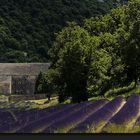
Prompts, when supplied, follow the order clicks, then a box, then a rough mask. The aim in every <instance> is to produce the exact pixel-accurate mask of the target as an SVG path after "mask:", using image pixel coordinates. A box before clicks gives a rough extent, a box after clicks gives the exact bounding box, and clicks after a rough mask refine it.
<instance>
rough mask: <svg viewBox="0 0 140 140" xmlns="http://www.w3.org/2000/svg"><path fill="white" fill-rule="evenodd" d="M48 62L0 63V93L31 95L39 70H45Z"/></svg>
mask: <svg viewBox="0 0 140 140" xmlns="http://www.w3.org/2000/svg"><path fill="white" fill-rule="evenodd" d="M49 66H50V64H49V63H0V93H2V94H19V95H33V94H34V92H35V82H36V78H37V76H38V74H39V73H40V72H46V71H47V70H48V68H49Z"/></svg>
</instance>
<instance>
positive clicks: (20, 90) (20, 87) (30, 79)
mask: <svg viewBox="0 0 140 140" xmlns="http://www.w3.org/2000/svg"><path fill="white" fill-rule="evenodd" d="M35 82H36V76H12V89H11V92H12V93H14V94H21V95H33V94H34V91H35Z"/></svg>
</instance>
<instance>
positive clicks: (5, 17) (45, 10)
mask: <svg viewBox="0 0 140 140" xmlns="http://www.w3.org/2000/svg"><path fill="white" fill-rule="evenodd" d="M113 7H114V5H113V0H109V1H108V0H107V1H106V2H98V0H82V1H81V0H39V1H38V0H28V1H25V0H20V1H19V0H10V1H9V0H5V1H0V62H12V63H13V62H46V61H49V56H48V50H49V48H51V46H52V43H53V41H54V39H55V33H57V32H59V31H60V30H61V29H62V28H63V27H64V26H66V23H67V22H68V21H75V22H77V23H79V24H82V21H83V20H84V19H85V18H89V17H94V16H96V15H100V14H105V13H107V12H108V11H110V9H111V8H113Z"/></svg>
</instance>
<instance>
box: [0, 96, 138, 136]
mask: <svg viewBox="0 0 140 140" xmlns="http://www.w3.org/2000/svg"><path fill="white" fill-rule="evenodd" d="M139 122H140V95H138V94H134V95H132V96H130V97H129V98H128V99H127V100H126V99H125V98H124V97H122V96H118V97H116V98H115V99H113V100H111V101H109V100H98V101H95V102H92V101H89V102H83V103H79V104H78V103H77V104H65V105H57V106H52V107H48V108H45V109H30V110H25V109H21V110H19V109H18V110H17V109H14V108H13V109H0V133H46V134H48V133H139V132H140V123H139Z"/></svg>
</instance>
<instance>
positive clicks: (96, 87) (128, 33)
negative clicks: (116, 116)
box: [40, 0, 140, 102]
mask: <svg viewBox="0 0 140 140" xmlns="http://www.w3.org/2000/svg"><path fill="white" fill-rule="evenodd" d="M139 40H140V1H139V0H129V2H128V3H127V4H124V5H121V6H118V7H117V8H115V9H112V10H111V12H110V13H108V14H106V15H100V16H96V17H92V18H89V19H86V20H84V23H83V24H82V25H79V24H78V23H76V22H71V23H69V24H68V26H67V27H65V28H63V29H62V31H60V32H59V33H58V35H57V37H56V40H55V42H54V44H53V47H52V48H51V49H50V51H49V54H50V56H51V60H52V61H51V62H52V63H51V67H50V70H49V71H48V72H47V74H45V75H44V76H42V77H44V78H42V79H41V78H40V79H41V81H42V83H40V85H41V84H42V87H43V86H44V87H47V88H48V89H45V88H43V89H45V90H46V91H48V92H49V93H53V92H57V93H58V95H59V101H60V102H63V101H65V100H66V99H68V98H71V101H72V102H81V101H86V100H88V98H89V97H92V96H103V97H109V96H114V97H115V96H118V95H121V94H125V93H127V92H129V91H131V90H133V89H136V88H137V87H138V85H139V79H140V44H139ZM43 80H44V81H45V82H43ZM43 83H44V84H43ZM40 87H41V86H40ZM40 89H41V88H40ZM112 89H113V90H112ZM138 93H139V91H138Z"/></svg>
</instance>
